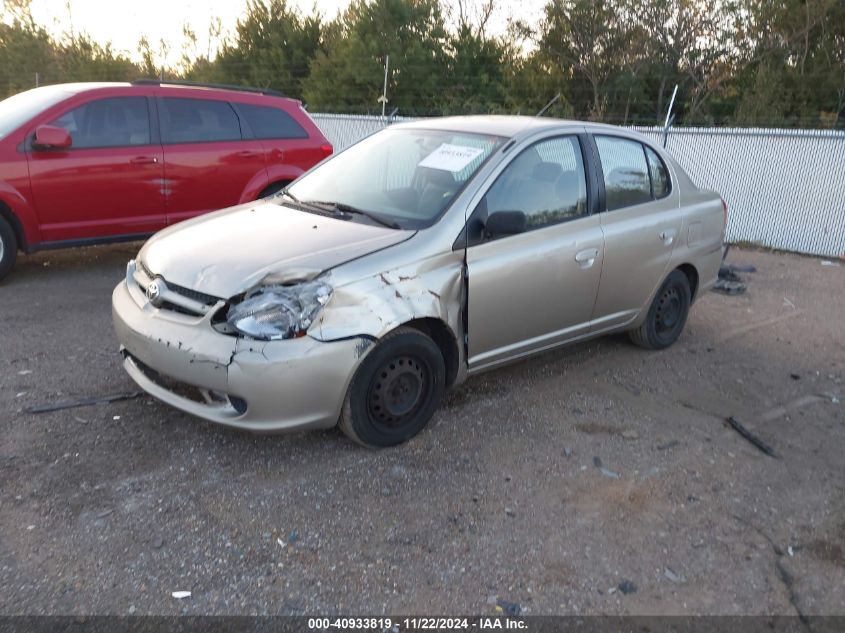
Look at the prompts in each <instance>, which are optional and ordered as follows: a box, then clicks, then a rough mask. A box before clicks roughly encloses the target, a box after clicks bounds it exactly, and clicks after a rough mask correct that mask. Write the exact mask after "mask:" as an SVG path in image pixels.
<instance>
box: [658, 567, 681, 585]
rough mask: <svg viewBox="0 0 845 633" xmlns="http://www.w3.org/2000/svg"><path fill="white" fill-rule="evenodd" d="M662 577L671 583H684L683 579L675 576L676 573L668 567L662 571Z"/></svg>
mask: <svg viewBox="0 0 845 633" xmlns="http://www.w3.org/2000/svg"><path fill="white" fill-rule="evenodd" d="M663 575H664V576H666V577H667V578H668V579H669V580H671V581H672V582H683V581H684V579H683V578H682V577H681V576H679V575H678V574H676V573H675V572H674V571H673V570H672V569H670V568H669V567H665V568H664V569H663Z"/></svg>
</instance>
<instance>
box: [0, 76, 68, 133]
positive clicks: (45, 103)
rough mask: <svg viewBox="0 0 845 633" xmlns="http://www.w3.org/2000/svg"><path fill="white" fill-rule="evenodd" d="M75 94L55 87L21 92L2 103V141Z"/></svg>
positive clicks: (0, 126)
mask: <svg viewBox="0 0 845 633" xmlns="http://www.w3.org/2000/svg"><path fill="white" fill-rule="evenodd" d="M72 94H73V92H71V91H68V90H63V89H60V88H56V87H53V86H46V87H44V88H35V89H34V90H27V91H26V92H20V93H18V94H16V95H14V96H12V97H9V98H8V99H3V101H0V139H2V138H4V137H5V136H7V135H8V134H9V133H11V132H14V131H15V130H17V129H18V128H19V127H20V126H21V125H23V124H24V123H26V122H27V121H29V120H30V119H31V118H32V117H34V116H36V115H37V114H39V113H41V112H43V111H44V110H46V109H47V108H49V107H50V106H53V105H55V104H57V103H58V102H59V101H62V100H64V99H67V98H68V97H69V96H70V95H72Z"/></svg>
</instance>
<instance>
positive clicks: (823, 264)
mask: <svg viewBox="0 0 845 633" xmlns="http://www.w3.org/2000/svg"><path fill="white" fill-rule="evenodd" d="M821 264H822V266H837V267H838V266H841V265H842V264H840V263H838V262H832V261H830V260H829V259H823V260H822V261H821Z"/></svg>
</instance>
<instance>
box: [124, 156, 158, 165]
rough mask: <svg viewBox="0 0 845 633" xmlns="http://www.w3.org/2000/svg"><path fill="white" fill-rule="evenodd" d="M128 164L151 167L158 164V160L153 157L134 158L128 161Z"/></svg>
mask: <svg viewBox="0 0 845 633" xmlns="http://www.w3.org/2000/svg"><path fill="white" fill-rule="evenodd" d="M129 162H130V163H132V164H133V165H152V164H154V163H157V162H158V158H156V157H155V156H136V157H135V158H131V159H129Z"/></svg>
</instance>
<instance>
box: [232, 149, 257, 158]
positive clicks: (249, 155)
mask: <svg viewBox="0 0 845 633" xmlns="http://www.w3.org/2000/svg"><path fill="white" fill-rule="evenodd" d="M235 156H237V157H238V158H255V157H256V156H258V152H256V151H253V150H250V149H245V150H243V151H241V152H235Z"/></svg>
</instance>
